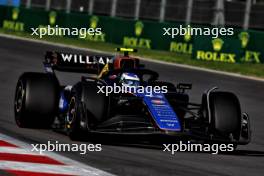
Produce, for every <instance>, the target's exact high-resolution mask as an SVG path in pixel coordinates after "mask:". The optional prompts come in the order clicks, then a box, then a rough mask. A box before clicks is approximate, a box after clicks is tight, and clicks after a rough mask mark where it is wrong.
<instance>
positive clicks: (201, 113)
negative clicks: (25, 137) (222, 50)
mask: <svg viewBox="0 0 264 176" xmlns="http://www.w3.org/2000/svg"><path fill="white" fill-rule="evenodd" d="M117 50H118V51H121V52H124V55H116V56H98V55H78V54H70V53H59V52H47V53H46V55H45V60H44V62H43V64H44V67H45V70H46V73H35V72H26V73H23V74H22V75H21V76H20V78H19V80H18V82H17V87H16V92H15V103H14V110H15V121H16V123H17V125H18V126H19V127H23V128H43V127H44V128H59V129H62V130H64V131H65V132H66V133H67V134H68V135H69V136H70V138H71V139H73V140H74V139H76V138H78V136H80V135H84V134H90V135H91V134H96V133H100V134H113V135H114V134H121V135H157V136H169V137H172V138H173V139H175V140H177V139H184V140H199V141H207V142H222V143H233V144H236V145H237V144H248V143H249V142H250V136H251V132H250V121H249V116H248V115H247V114H246V113H242V112H241V109H240V103H239V100H238V98H237V97H236V95H234V94H233V93H231V92H225V91H219V90H217V88H216V87H215V88H211V89H209V90H207V91H205V93H204V94H203V95H202V96H201V97H202V98H201V102H200V103H192V102H189V95H188V94H187V93H186V90H187V89H191V87H192V85H191V84H186V83H179V84H178V85H174V84H173V83H170V82H165V81H160V80H158V76H159V75H158V73H157V72H155V71H152V70H149V69H146V68H145V67H144V65H143V64H141V63H140V61H139V59H137V58H134V57H130V56H129V52H134V51H136V50H135V49H128V48H118V49H117ZM57 71H64V72H77V73H87V76H82V78H81V80H80V81H78V82H77V83H76V84H74V85H60V83H59V80H58V79H57V77H56V74H55V72H57ZM116 86H125V87H129V86H134V87H136V89H138V88H137V87H139V86H140V87H141V88H142V87H143V91H141V92H137V91H136V92H135V91H130V92H129V91H128V92H122V91H121V92H120V91H119V92H114V91H113V88H114V87H116ZM111 87H112V88H111ZM147 87H148V88H149V87H155V88H161V89H160V90H165V91H161V92H154V91H153V89H152V90H151V91H153V92H146V91H144V90H146V89H145V88H147ZM155 88H154V90H155ZM165 88H166V89H165ZM106 90H107V91H108V92H107V93H108V94H106ZM109 90H112V92H109ZM154 139H155V138H154ZM156 139H157V140H158V138H156Z"/></svg>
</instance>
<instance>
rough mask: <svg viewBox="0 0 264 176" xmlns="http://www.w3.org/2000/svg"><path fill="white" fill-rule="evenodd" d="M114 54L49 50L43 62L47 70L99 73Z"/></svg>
mask: <svg viewBox="0 0 264 176" xmlns="http://www.w3.org/2000/svg"><path fill="white" fill-rule="evenodd" d="M112 58H113V56H98V55H82V54H71V53H60V52H52V51H47V52H46V55H45V60H44V62H43V64H44V67H45V69H46V71H47V72H53V71H54V70H58V71H65V72H77V73H90V74H99V73H100V72H101V70H102V69H103V67H104V66H105V65H106V64H107V63H109V62H112Z"/></svg>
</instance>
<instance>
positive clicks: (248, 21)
mask: <svg viewBox="0 0 264 176" xmlns="http://www.w3.org/2000/svg"><path fill="white" fill-rule="evenodd" d="M0 4H6V5H13V6H23V7H26V8H41V9H45V10H47V11H48V10H61V11H66V12H67V13H70V12H77V13H88V14H90V15H91V14H95V15H104V16H112V17H115V16H116V17H124V18H131V19H144V20H157V21H160V22H163V21H172V22H174V21H176V22H183V23H187V24H188V23H192V24H213V25H226V26H235V27H241V28H243V29H248V28H251V29H264V18H261V16H263V15H264V0H0Z"/></svg>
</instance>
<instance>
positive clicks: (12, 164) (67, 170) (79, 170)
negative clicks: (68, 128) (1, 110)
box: [0, 134, 113, 176]
mask: <svg viewBox="0 0 264 176" xmlns="http://www.w3.org/2000/svg"><path fill="white" fill-rule="evenodd" d="M0 140H3V141H6V142H8V143H11V144H14V145H16V146H18V147H19V148H16V147H1V146H0V152H2V153H12V154H14V153H16V154H31V155H37V154H36V153H34V152H32V153H30V151H29V150H31V149H32V146H31V145H29V144H27V143H25V142H22V141H19V140H17V139H15V138H12V137H9V136H7V135H4V134H0ZM11 148H13V149H11ZM22 150H24V151H22ZM17 152H18V153H17ZM39 155H40V154H39ZM43 155H44V156H46V157H49V158H51V159H54V160H56V161H59V162H61V163H63V164H65V165H54V164H39V163H31V162H30V163H29V162H17V161H3V160H1V161H0V169H4V170H18V171H27V172H31V171H32V172H43V173H55V174H69V175H76V176H87V175H89V176H113V174H110V173H107V172H105V171H102V170H99V169H97V168H94V167H91V166H88V165H85V164H82V163H80V162H77V161H74V160H72V159H69V158H66V157H64V156H62V155H59V154H56V153H54V152H47V151H45V152H43V154H42V155H40V156H43Z"/></svg>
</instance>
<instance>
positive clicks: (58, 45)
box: [0, 34, 264, 82]
mask: <svg viewBox="0 0 264 176" xmlns="http://www.w3.org/2000/svg"><path fill="white" fill-rule="evenodd" d="M0 36H1V37H5V38H11V39H16V40H22V41H28V42H33V43H40V44H46V45H51V46H57V47H64V48H70V49H75V50H79V51H87V52H95V53H101V54H106V55H114V54H115V53H114V52H106V51H100V50H96V49H89V48H81V47H76V46H74V45H66V44H60V43H52V42H48V41H40V40H34V39H29V38H25V37H18V36H14V35H8V34H0ZM139 58H140V59H142V60H145V61H148V62H153V63H159V64H164V65H170V66H175V67H181V68H186V69H192V70H198V71H203V72H209V73H214V74H220V75H226V76H232V77H237V78H242V79H248V80H253V81H260V82H264V79H263V78H258V77H254V76H245V75H241V74H238V73H230V72H225V71H218V70H212V69H207V68H201V67H196V66H191V65H184V64H176V63H171V62H165V61H159V60H154V59H151V58H145V57H139ZM241 66H243V65H242V64H241Z"/></svg>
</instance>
